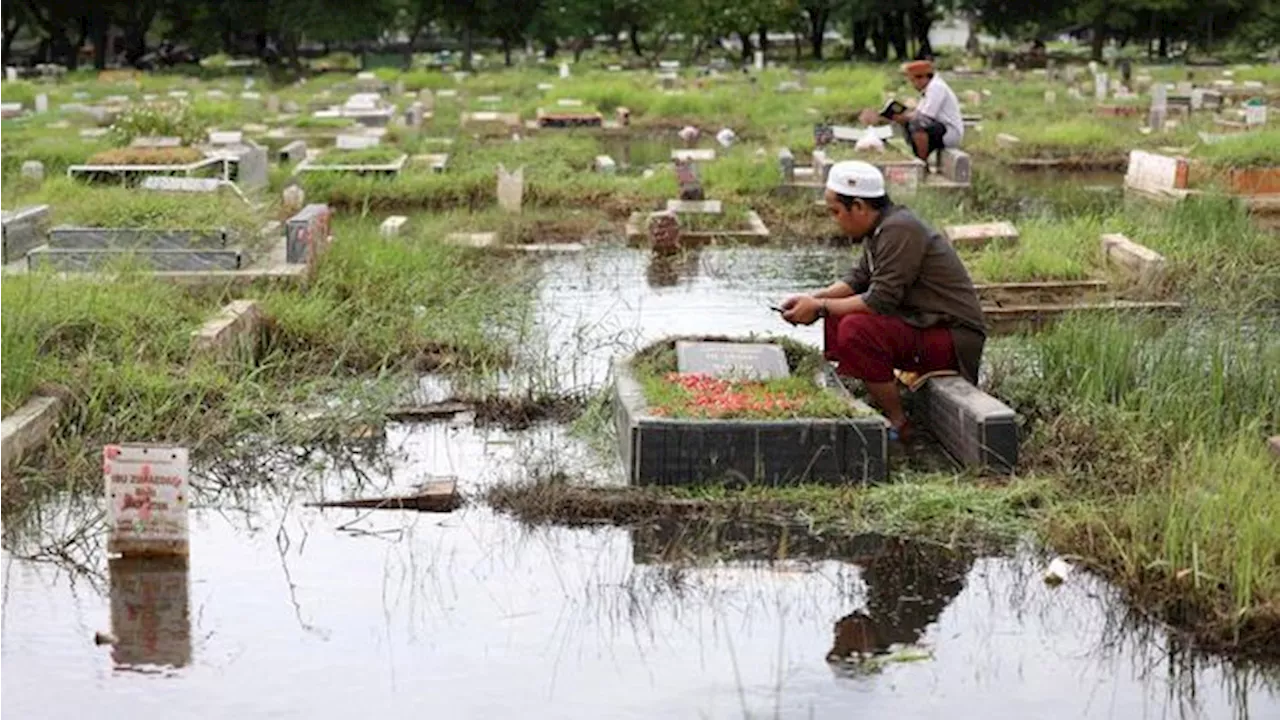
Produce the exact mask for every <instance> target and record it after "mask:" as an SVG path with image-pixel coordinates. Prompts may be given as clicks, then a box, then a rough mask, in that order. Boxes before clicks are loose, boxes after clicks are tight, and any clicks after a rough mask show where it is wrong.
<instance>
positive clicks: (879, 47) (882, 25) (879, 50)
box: [871, 16, 889, 62]
mask: <svg viewBox="0 0 1280 720" xmlns="http://www.w3.org/2000/svg"><path fill="white" fill-rule="evenodd" d="M888 24H889V20H888V18H886V17H884V16H881V17H880V19H879V21H878V22H873V23H872V25H871V44H872V45H873V46H874V47H875V61H876V62H885V61H886V60H888V59H889V31H888V28H887V26H888Z"/></svg>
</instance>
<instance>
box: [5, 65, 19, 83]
mask: <svg viewBox="0 0 1280 720" xmlns="http://www.w3.org/2000/svg"><path fill="white" fill-rule="evenodd" d="M4 79H5V80H8V81H9V82H14V81H16V80H17V79H18V68H16V67H14V66H12V65H6V66H5V68H4Z"/></svg>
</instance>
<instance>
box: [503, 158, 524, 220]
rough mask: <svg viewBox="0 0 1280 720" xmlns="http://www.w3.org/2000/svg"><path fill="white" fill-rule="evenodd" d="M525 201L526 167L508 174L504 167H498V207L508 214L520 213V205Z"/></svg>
mask: <svg viewBox="0 0 1280 720" xmlns="http://www.w3.org/2000/svg"><path fill="white" fill-rule="evenodd" d="M523 201H524V167H523V166H522V167H519V168H516V170H515V171H514V172H507V169H506V168H505V167H504V166H503V165H502V164H499V165H498V207H500V208H502V209H503V210H505V211H507V212H512V213H518V212H520V205H521V204H522V203H523Z"/></svg>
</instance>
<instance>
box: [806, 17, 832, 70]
mask: <svg viewBox="0 0 1280 720" xmlns="http://www.w3.org/2000/svg"><path fill="white" fill-rule="evenodd" d="M805 14H807V15H808V16H809V47H810V50H811V51H812V52H813V59H814V60H821V59H822V40H823V36H824V35H826V34H827V18H828V17H829V16H830V15H831V12H830V11H829V10H825V9H824V10H806V11H805Z"/></svg>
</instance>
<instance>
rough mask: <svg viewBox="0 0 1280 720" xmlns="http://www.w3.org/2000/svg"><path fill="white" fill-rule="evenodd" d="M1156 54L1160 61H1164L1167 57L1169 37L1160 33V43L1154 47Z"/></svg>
mask: <svg viewBox="0 0 1280 720" xmlns="http://www.w3.org/2000/svg"><path fill="white" fill-rule="evenodd" d="M1156 54H1157V55H1159V56H1160V59H1161V60H1166V59H1168V57H1169V36H1168V35H1165V34H1164V33H1163V32H1162V33H1160V43H1159V45H1157V47H1156Z"/></svg>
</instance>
